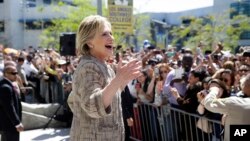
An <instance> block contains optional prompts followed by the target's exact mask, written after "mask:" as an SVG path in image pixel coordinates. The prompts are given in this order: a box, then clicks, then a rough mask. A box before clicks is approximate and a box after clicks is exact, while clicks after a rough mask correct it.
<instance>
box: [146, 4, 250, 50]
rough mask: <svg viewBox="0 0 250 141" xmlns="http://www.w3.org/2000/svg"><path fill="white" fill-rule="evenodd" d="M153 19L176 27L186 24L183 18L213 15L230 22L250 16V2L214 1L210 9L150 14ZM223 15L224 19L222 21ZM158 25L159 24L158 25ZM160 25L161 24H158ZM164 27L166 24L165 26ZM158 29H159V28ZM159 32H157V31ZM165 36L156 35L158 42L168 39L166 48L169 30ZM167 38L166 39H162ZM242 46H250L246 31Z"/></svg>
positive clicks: (242, 36) (241, 39)
mask: <svg viewBox="0 0 250 141" xmlns="http://www.w3.org/2000/svg"><path fill="white" fill-rule="evenodd" d="M232 9H233V10H235V12H231V13H230V12H229V11H230V10H232ZM149 14H150V17H151V19H154V20H156V21H164V22H165V23H166V24H167V25H169V26H176V25H181V24H183V23H185V21H184V20H183V17H190V16H192V17H205V16H207V15H213V16H214V17H215V18H218V21H220V20H229V19H230V18H232V17H233V16H234V15H238V14H245V15H248V16H250V0H242V1H238V0H214V2H213V5H212V6H209V7H203V8H198V9H192V10H186V11H179V12H173V13H149ZM222 15H223V18H224V19H220V18H221V17H222ZM156 25H157V24H156ZM158 25H159V24H158ZM163 26H164V24H163ZM157 28H158V27H157ZM156 31H157V30H156ZM164 32H165V34H162V31H161V32H156V33H155V36H156V37H155V38H156V42H161V41H158V39H160V40H162V38H165V37H166V35H167V37H166V38H167V39H166V46H167V45H168V44H169V43H170V42H171V37H169V36H168V35H169V34H168V29H167V28H166V29H165V31H164ZM161 36H165V37H161ZM239 45H240V46H249V45H250V32H249V31H245V32H244V33H243V34H242V35H241V37H240V40H239Z"/></svg>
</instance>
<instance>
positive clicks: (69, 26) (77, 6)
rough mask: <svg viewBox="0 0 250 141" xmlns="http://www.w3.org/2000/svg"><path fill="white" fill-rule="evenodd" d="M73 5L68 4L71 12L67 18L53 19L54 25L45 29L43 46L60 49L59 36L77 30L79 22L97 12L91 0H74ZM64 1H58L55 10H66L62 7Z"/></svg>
mask: <svg viewBox="0 0 250 141" xmlns="http://www.w3.org/2000/svg"><path fill="white" fill-rule="evenodd" d="M72 5H73V6H68V8H69V12H68V14H67V16H66V18H60V19H54V20H52V26H49V27H48V28H47V29H45V30H44V31H43V32H42V34H41V36H40V39H41V46H42V47H45V48H55V49H59V37H60V34H61V33H64V32H76V31H77V28H78V26H79V23H80V22H81V20H82V19H83V18H84V17H87V16H88V15H93V14H96V8H95V7H94V6H93V5H91V0H74V1H73V4H72ZM63 6H65V4H64V3H63V2H58V4H56V5H55V6H54V10H55V11H59V12H64V11H62V10H64V9H61V7H63Z"/></svg>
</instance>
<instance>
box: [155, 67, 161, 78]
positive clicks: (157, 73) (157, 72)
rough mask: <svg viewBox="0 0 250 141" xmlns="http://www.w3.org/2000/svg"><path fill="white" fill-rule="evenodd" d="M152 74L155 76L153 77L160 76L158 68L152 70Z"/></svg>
mask: <svg viewBox="0 0 250 141" xmlns="http://www.w3.org/2000/svg"><path fill="white" fill-rule="evenodd" d="M154 74H155V77H158V76H159V75H160V71H159V68H158V67H155V68H154Z"/></svg>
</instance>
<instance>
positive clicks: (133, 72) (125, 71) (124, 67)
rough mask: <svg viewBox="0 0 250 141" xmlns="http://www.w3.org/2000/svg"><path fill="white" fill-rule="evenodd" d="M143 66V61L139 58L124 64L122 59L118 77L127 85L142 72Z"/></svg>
mask: <svg viewBox="0 0 250 141" xmlns="http://www.w3.org/2000/svg"><path fill="white" fill-rule="evenodd" d="M141 68H142V63H141V61H139V60H137V59H133V60H131V61H129V62H128V63H126V64H122V60H120V61H119V63H118V66H117V71H116V77H117V78H118V79H119V80H120V81H121V82H123V85H124V86H125V85H127V84H128V83H129V81H131V80H133V79H136V78H137V77H138V76H139V75H140V74H141V73H140V70H141Z"/></svg>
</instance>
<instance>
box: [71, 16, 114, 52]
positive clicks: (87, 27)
mask: <svg viewBox="0 0 250 141" xmlns="http://www.w3.org/2000/svg"><path fill="white" fill-rule="evenodd" d="M104 25H108V26H110V27H111V24H110V22H109V21H108V20H107V18H105V17H102V16H99V15H91V16H88V17H86V18H84V19H83V20H82V22H81V23H80V26H79V28H78V31H77V35H76V48H77V53H78V55H87V54H89V49H90V48H89V46H88V44H87V43H88V42H89V41H90V40H91V39H93V38H94V37H95V35H96V33H97V32H100V31H101V30H102V29H103V28H104Z"/></svg>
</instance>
